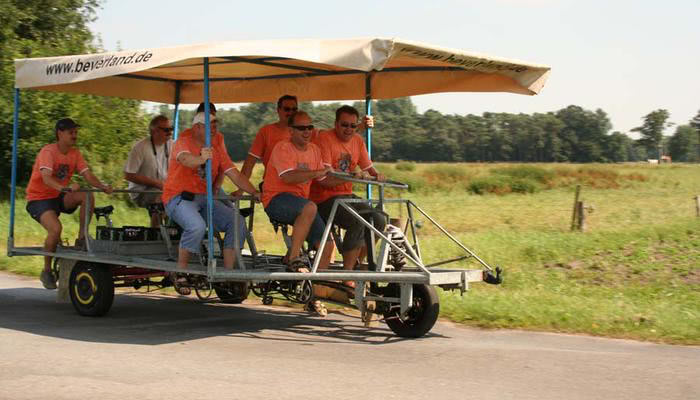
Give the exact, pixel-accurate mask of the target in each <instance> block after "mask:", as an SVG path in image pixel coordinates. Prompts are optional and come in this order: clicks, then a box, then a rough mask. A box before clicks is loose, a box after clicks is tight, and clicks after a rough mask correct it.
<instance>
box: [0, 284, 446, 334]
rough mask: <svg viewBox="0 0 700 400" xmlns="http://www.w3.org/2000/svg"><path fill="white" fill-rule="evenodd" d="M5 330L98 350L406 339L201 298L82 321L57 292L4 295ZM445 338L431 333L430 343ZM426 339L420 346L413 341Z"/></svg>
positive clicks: (156, 299)
mask: <svg viewBox="0 0 700 400" xmlns="http://www.w3.org/2000/svg"><path fill="white" fill-rule="evenodd" d="M0 328H5V329H12V330H18V331H24V332H28V333H32V334H36V335H43V336H51V337H58V338H64V339H69V340H79V341H86V342H97V343H118V344H138V345H157V344H165V343H173V342H183V341H189V340H196V339H202V338H209V337H217V336H231V337H247V338H257V339H260V340H276V341H295V342H309V343H338V342H346V343H355V344H365V345H382V344H390V343H396V342H400V341H403V340H406V339H403V338H400V337H397V336H395V335H394V333H393V332H392V331H391V330H389V329H388V328H387V327H386V325H384V324H383V323H379V325H378V326H376V327H372V328H365V327H364V326H363V324H362V322H361V321H360V319H359V318H358V317H355V316H349V315H345V314H343V313H340V312H331V313H329V315H328V316H327V317H325V318H320V317H313V316H311V315H310V314H308V313H306V312H303V311H294V310H291V309H281V308H276V307H266V306H261V305H230V304H223V303H218V302H211V303H202V302H199V301H197V300H195V299H194V298H178V297H171V296H161V295H152V294H144V293H132V294H116V295H115V299H114V305H113V306H112V309H111V310H110V312H109V313H108V314H107V315H105V316H103V317H96V318H91V317H83V316H80V315H78V314H77V313H76V312H75V310H74V309H73V306H72V305H71V304H70V303H68V304H66V303H57V302H56V300H55V292H54V291H47V290H44V289H37V288H30V287H24V288H9V289H0ZM438 337H442V336H441V335H439V334H435V333H428V334H427V335H426V336H425V337H424V338H438ZM412 340H421V339H412Z"/></svg>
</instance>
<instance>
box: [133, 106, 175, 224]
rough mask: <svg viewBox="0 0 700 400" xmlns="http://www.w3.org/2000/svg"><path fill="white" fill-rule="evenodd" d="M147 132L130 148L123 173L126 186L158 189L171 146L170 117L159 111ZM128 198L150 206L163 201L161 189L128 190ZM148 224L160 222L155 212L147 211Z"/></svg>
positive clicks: (162, 179)
mask: <svg viewBox="0 0 700 400" xmlns="http://www.w3.org/2000/svg"><path fill="white" fill-rule="evenodd" d="M148 129H149V131H150V134H149V136H148V137H146V138H144V139H142V140H140V141H138V142H137V143H136V144H134V146H133V147H132V148H131V151H130V152H129V157H128V158H127V160H126V165H125V166H124V177H125V179H126V180H127V181H129V187H128V188H129V190H142V191H160V190H163V184H164V183H165V180H166V178H167V177H168V161H169V158H170V150H171V149H172V144H173V143H172V142H173V141H172V139H171V136H172V134H173V127H172V125H171V124H170V120H169V119H168V118H167V117H165V116H163V115H158V116H157V117H155V118H153V119H152V120H151V122H150V124H149V125H148ZM129 196H130V197H131V200H132V201H133V202H134V203H136V204H137V205H138V206H139V207H144V208H148V209H149V212H150V210H153V209H154V208H153V206H154V205H157V204H161V205H162V200H161V194H160V193H130V194H129ZM150 214H151V226H152V227H158V226H159V225H160V216H159V213H157V212H150Z"/></svg>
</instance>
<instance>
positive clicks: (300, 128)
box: [292, 125, 314, 131]
mask: <svg viewBox="0 0 700 400" xmlns="http://www.w3.org/2000/svg"><path fill="white" fill-rule="evenodd" d="M292 128H294V129H296V130H298V131H312V130H314V126H313V125H292Z"/></svg>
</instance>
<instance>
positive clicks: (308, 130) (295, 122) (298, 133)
mask: <svg viewBox="0 0 700 400" xmlns="http://www.w3.org/2000/svg"><path fill="white" fill-rule="evenodd" d="M288 124H289V128H290V129H291V130H292V143H294V144H295V145H296V146H297V147H301V148H305V147H306V145H308V144H309V143H310V142H311V136H312V134H313V131H314V126H313V123H312V121H311V117H310V116H309V114H307V113H306V112H305V111H298V112H296V113H295V114H293V115H292V116H291V117H289V121H288Z"/></svg>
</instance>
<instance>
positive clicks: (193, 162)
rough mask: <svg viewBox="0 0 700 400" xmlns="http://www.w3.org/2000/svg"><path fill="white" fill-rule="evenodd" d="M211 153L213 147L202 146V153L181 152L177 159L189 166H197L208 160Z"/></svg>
mask: <svg viewBox="0 0 700 400" xmlns="http://www.w3.org/2000/svg"><path fill="white" fill-rule="evenodd" d="M211 155H212V150H211V147H202V154H200V155H198V156H195V155H194V154H192V153H180V154H179V155H178V156H177V161H178V162H179V163H180V164H182V165H184V166H185V167H187V168H195V167H198V166H200V165H202V164H204V163H205V162H207V160H209V159H210V158H211Z"/></svg>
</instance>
